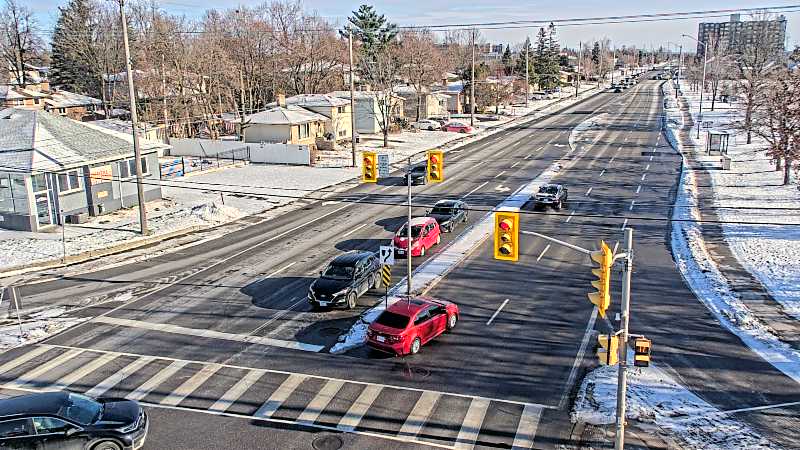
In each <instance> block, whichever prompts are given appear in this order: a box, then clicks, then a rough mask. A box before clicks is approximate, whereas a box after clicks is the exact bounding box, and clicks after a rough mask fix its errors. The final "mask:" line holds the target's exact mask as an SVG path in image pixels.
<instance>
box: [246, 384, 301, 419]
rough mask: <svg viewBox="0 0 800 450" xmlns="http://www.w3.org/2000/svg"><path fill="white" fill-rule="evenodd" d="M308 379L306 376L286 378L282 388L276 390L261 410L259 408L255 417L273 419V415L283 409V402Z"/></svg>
mask: <svg viewBox="0 0 800 450" xmlns="http://www.w3.org/2000/svg"><path fill="white" fill-rule="evenodd" d="M306 378H308V377H306V376H305V375H298V374H292V375H289V377H288V378H286V379H285V380H284V381H283V383H281V385H280V386H278V389H275V392H273V393H272V395H270V396H269V399H267V401H266V402H264V404H263V405H261V407H260V408H258V411H256V413H255V416H256V417H264V418H269V417H272V415H273V414H275V411H277V410H278V408H280V407H281V405H282V404H283V402H285V401H286V399H287V398H289V396H290V395H292V392H294V390H295V389H297V386H300V383H302V382H303V380H305V379H306Z"/></svg>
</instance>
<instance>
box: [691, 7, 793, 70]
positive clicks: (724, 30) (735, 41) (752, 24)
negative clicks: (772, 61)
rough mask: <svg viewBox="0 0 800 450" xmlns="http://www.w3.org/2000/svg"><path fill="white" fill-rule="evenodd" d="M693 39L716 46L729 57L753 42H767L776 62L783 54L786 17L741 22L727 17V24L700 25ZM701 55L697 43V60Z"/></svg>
mask: <svg viewBox="0 0 800 450" xmlns="http://www.w3.org/2000/svg"><path fill="white" fill-rule="evenodd" d="M697 40H698V41H700V42H705V43H707V44H708V45H714V46H720V47H721V48H722V49H723V51H725V52H726V53H729V54H734V55H735V54H742V53H744V51H745V50H746V49H747V47H750V46H753V45H754V44H755V43H756V42H767V43H768V44H769V46H770V48H771V49H772V50H771V51H772V52H773V53H774V57H775V58H776V59H782V58H783V57H784V55H785V53H786V17H784V16H779V17H778V18H777V19H774V20H749V21H742V20H741V16H740V15H739V14H731V18H730V20H729V21H728V22H716V23H714V22H704V23H701V24H700V26H699V27H698V30H697ZM704 55H705V46H704V45H703V44H697V57H698V58H702V57H703V56H704Z"/></svg>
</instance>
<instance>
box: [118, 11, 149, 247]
mask: <svg viewBox="0 0 800 450" xmlns="http://www.w3.org/2000/svg"><path fill="white" fill-rule="evenodd" d="M118 1H119V15H120V18H121V20H122V40H123V42H124V44H125V70H126V71H127V72H128V96H129V97H130V100H131V105H130V107H131V127H132V130H133V157H134V159H135V160H136V162H135V163H134V167H135V169H136V170H135V171H136V195H137V198H138V200H139V227H140V232H141V234H142V235H146V234H147V211H146V210H145V205H144V188H143V187H142V152H141V149H140V148H139V133H138V130H139V117H138V115H137V114H136V90H135V89H134V87H133V68H132V67H131V49H130V44H129V43H128V20H127V19H126V18H125V0H118ZM120 195H121V194H120Z"/></svg>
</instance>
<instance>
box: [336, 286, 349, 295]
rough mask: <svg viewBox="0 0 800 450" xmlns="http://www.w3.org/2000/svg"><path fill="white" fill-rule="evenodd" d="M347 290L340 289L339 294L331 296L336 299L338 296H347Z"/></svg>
mask: <svg viewBox="0 0 800 450" xmlns="http://www.w3.org/2000/svg"><path fill="white" fill-rule="evenodd" d="M348 290H349V289H347V288H345V289H342V290H341V291H339V292H337V293H335V294H333V296H334V297H338V296H340V295H344V294H347V291H348Z"/></svg>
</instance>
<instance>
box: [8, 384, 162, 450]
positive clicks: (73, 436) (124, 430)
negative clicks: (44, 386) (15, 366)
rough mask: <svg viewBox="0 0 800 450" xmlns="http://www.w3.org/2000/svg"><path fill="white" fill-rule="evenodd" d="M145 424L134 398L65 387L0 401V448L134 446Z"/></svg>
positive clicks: (141, 442) (118, 449)
mask: <svg viewBox="0 0 800 450" xmlns="http://www.w3.org/2000/svg"><path fill="white" fill-rule="evenodd" d="M148 426H149V423H148V418H147V414H146V413H145V412H144V410H143V409H142V407H141V406H140V405H139V403H137V402H135V401H133V400H126V399H124V398H96V399H95V398H92V397H87V396H85V395H81V394H76V393H73V392H68V391H59V392H44V393H37V394H26V395H20V396H17V397H10V398H6V399H3V400H0V448H14V449H36V450H39V449H51V448H53V449H91V450H95V449H102V450H123V449H138V448H141V447H142V446H143V445H144V441H145V438H146V437H147V429H148Z"/></svg>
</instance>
